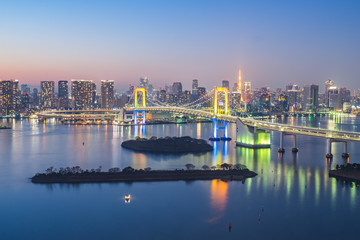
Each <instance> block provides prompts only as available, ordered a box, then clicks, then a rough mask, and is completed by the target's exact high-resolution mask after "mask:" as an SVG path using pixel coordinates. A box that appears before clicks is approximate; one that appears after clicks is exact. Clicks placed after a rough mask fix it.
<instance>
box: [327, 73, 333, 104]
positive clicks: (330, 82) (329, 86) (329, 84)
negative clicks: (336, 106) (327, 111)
mask: <svg viewBox="0 0 360 240" xmlns="http://www.w3.org/2000/svg"><path fill="white" fill-rule="evenodd" d="M333 86H334V81H333V80H331V79H328V80H327V81H326V82H325V105H326V106H327V107H330V105H329V89H330V88H331V87H333Z"/></svg>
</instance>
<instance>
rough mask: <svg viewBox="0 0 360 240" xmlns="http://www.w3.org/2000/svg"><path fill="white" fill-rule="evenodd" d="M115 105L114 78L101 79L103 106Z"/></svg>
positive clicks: (106, 107)
mask: <svg viewBox="0 0 360 240" xmlns="http://www.w3.org/2000/svg"><path fill="white" fill-rule="evenodd" d="M113 107H114V80H101V108H102V109H111V108H113Z"/></svg>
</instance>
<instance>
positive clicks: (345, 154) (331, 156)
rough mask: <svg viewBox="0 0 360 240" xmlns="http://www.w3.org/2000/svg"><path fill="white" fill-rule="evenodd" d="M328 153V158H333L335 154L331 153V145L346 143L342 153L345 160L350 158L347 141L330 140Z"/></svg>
mask: <svg viewBox="0 0 360 240" xmlns="http://www.w3.org/2000/svg"><path fill="white" fill-rule="evenodd" d="M327 141H328V153H327V154H326V158H333V154H332V153H331V144H332V143H333V142H341V143H344V152H343V153H342V155H341V156H342V157H343V158H348V157H349V156H350V154H349V153H348V148H347V141H345V140H340V139H333V138H329V139H328V140H327Z"/></svg>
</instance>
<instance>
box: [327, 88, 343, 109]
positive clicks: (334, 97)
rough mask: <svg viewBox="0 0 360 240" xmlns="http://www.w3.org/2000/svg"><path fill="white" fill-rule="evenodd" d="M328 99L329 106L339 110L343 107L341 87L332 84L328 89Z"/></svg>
mask: <svg viewBox="0 0 360 240" xmlns="http://www.w3.org/2000/svg"><path fill="white" fill-rule="evenodd" d="M328 100H329V105H328V107H329V108H332V109H335V110H338V109H342V104H341V96H340V94H339V89H338V88H337V87H335V86H331V87H329V89H328Z"/></svg>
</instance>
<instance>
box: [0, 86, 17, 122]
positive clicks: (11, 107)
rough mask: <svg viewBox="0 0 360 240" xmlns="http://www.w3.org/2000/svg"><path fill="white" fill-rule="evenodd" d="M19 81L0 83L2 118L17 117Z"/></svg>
mask: <svg viewBox="0 0 360 240" xmlns="http://www.w3.org/2000/svg"><path fill="white" fill-rule="evenodd" d="M19 108H20V100H19V81H18V80H16V79H11V80H1V81H0V110H1V115H2V116H12V117H15V116H19V114H20V111H19Z"/></svg>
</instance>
